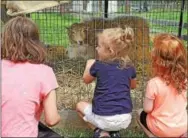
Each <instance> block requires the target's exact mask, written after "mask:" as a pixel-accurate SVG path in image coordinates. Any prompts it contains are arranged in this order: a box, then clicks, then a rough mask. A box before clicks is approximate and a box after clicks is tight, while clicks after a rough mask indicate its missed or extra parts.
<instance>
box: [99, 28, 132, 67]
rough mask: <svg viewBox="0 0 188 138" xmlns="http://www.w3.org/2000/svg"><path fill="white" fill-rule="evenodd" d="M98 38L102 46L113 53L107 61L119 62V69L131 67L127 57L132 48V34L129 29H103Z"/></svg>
mask: <svg viewBox="0 0 188 138" xmlns="http://www.w3.org/2000/svg"><path fill="white" fill-rule="evenodd" d="M98 37H102V38H103V39H102V45H103V46H104V47H105V48H106V49H108V50H112V51H113V55H111V56H110V57H109V59H108V60H109V61H116V60H117V61H119V62H120V64H121V67H123V68H125V67H127V66H129V65H132V63H131V60H130V58H129V56H128V54H129V51H130V49H131V47H132V46H133V40H134V32H133V29H132V28H130V27H125V29H122V28H109V29H105V30H104V31H103V32H102V33H101V34H99V35H98Z"/></svg>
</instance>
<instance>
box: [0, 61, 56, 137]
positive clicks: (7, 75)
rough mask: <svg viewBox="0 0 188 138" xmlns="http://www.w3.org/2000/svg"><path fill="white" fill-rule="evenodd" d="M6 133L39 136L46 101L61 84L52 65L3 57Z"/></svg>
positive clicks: (15, 135) (3, 98) (4, 134)
mask: <svg viewBox="0 0 188 138" xmlns="http://www.w3.org/2000/svg"><path fill="white" fill-rule="evenodd" d="M1 65H2V79H1V80H2V102H1V109H2V134H1V136H2V137H37V135H38V122H39V120H40V116H41V112H42V110H43V107H42V101H43V99H44V97H45V96H46V95H47V94H48V93H49V92H50V91H51V90H53V89H55V88H57V87H58V84H57V80H56V77H55V74H54V72H53V70H52V68H50V67H48V66H46V65H43V64H31V63H28V62H26V63H16V64H15V63H13V62H11V61H8V60H2V64H1Z"/></svg>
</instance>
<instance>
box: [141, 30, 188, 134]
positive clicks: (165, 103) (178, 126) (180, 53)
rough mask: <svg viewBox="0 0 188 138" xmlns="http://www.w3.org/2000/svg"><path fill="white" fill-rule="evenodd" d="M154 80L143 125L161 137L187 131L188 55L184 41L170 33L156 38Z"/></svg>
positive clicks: (150, 88) (142, 120)
mask: <svg viewBox="0 0 188 138" xmlns="http://www.w3.org/2000/svg"><path fill="white" fill-rule="evenodd" d="M152 67H153V73H154V77H153V78H152V79H151V80H150V81H149V82H148V84H147V88H146V93H145V99H144V107H143V108H144V111H142V112H141V114H140V121H141V123H142V124H143V125H144V126H145V127H146V128H147V129H148V130H150V131H151V132H152V133H153V134H154V135H155V136H157V137H180V136H182V135H183V134H185V133H186V132H187V110H186V106H187V69H188V68H187V55H186V50H185V47H184V45H183V42H182V41H181V40H180V39H179V38H177V37H176V36H173V35H170V34H159V35H157V36H156V37H155V38H154V47H153V51H152Z"/></svg>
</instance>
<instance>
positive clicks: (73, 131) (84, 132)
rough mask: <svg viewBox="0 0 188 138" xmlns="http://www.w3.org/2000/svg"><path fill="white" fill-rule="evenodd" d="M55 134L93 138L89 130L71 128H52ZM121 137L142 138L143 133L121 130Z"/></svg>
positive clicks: (77, 137)
mask: <svg viewBox="0 0 188 138" xmlns="http://www.w3.org/2000/svg"><path fill="white" fill-rule="evenodd" d="M53 130H54V131H55V132H57V133H58V134H60V135H61V136H65V137H76V138H90V137H92V136H93V132H92V130H90V129H73V128H68V129H60V128H53ZM120 134H121V136H122V137H127V138H131V137H135V138H136V137H140V138H144V133H143V132H139V131H136V130H128V129H127V130H123V131H121V132H120Z"/></svg>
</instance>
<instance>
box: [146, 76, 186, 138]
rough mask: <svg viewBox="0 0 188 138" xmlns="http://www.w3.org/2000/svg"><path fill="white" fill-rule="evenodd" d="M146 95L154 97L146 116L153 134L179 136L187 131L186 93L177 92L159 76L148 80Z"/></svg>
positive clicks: (150, 97)
mask: <svg viewBox="0 0 188 138" xmlns="http://www.w3.org/2000/svg"><path fill="white" fill-rule="evenodd" d="M146 91H147V92H146V97H147V98H149V99H154V98H155V102H154V108H153V111H152V112H151V114H148V116H147V125H148V128H149V129H150V130H152V132H153V133H154V134H157V135H158V136H163V137H165V136H166V137H169V134H170V136H171V137H176V136H180V135H181V134H183V133H185V132H186V131H187V127H186V126H187V111H186V106H187V96H186V95H187V93H186V91H184V92H182V93H181V94H178V92H177V90H176V89H175V88H174V87H173V86H172V85H169V86H168V85H166V83H165V82H164V81H163V80H161V79H160V78H159V77H155V78H153V79H151V80H150V81H149V82H148V86H147V90H146Z"/></svg>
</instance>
